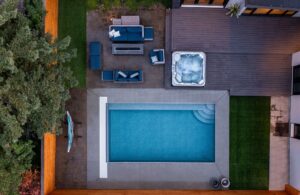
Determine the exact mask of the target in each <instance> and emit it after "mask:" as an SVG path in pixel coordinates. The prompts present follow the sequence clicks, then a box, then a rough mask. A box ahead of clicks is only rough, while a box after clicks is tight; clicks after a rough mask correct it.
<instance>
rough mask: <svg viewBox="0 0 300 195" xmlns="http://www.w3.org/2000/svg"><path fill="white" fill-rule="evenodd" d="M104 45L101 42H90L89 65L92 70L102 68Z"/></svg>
mask: <svg viewBox="0 0 300 195" xmlns="http://www.w3.org/2000/svg"><path fill="white" fill-rule="evenodd" d="M101 53H102V45H101V44H100V43H99V42H91V43H90V44H89V67H90V69H91V70H98V69H100V68H101V65H102V63H101V61H102V59H101V58H102V56H101Z"/></svg>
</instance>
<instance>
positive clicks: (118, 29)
mask: <svg viewBox="0 0 300 195" xmlns="http://www.w3.org/2000/svg"><path fill="white" fill-rule="evenodd" d="M113 29H114V30H115V31H119V32H120V34H121V33H126V27H122V26H112V27H111V30H113Z"/></svg>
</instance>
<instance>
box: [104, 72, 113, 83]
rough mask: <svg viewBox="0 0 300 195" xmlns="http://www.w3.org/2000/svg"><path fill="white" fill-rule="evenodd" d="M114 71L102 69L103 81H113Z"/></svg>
mask: <svg viewBox="0 0 300 195" xmlns="http://www.w3.org/2000/svg"><path fill="white" fill-rule="evenodd" d="M113 73H114V72H113V71H112V70H105V71H102V80H103V81H112V80H113V79H114V74H113Z"/></svg>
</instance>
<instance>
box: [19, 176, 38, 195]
mask: <svg viewBox="0 0 300 195" xmlns="http://www.w3.org/2000/svg"><path fill="white" fill-rule="evenodd" d="M22 176H23V178H22V182H21V185H20V186H19V193H20V195H29V194H30V195H40V194H41V183H40V180H41V175H40V172H39V171H37V170H34V171H32V170H28V171H26V172H25V173H24V174H23V175H22Z"/></svg>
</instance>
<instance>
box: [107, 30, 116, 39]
mask: <svg viewBox="0 0 300 195" xmlns="http://www.w3.org/2000/svg"><path fill="white" fill-rule="evenodd" d="M115 32H116V31H115V29H112V30H111V31H109V33H108V34H109V37H110V38H111V37H114V34H115Z"/></svg>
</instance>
